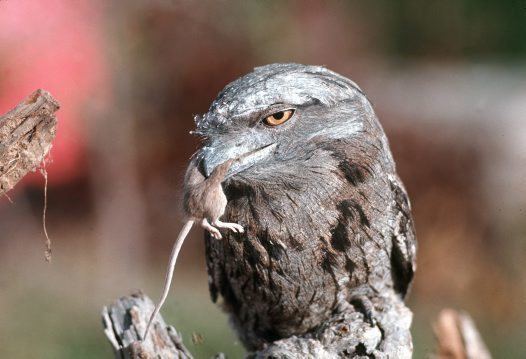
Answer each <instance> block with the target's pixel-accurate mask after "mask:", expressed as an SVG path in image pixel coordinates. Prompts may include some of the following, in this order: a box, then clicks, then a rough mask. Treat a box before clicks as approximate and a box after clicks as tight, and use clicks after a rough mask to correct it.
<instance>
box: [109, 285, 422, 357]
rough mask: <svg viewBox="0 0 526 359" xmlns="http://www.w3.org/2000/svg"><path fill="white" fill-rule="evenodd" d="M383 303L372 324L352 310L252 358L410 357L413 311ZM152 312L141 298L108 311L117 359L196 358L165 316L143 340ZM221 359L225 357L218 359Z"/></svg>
mask: <svg viewBox="0 0 526 359" xmlns="http://www.w3.org/2000/svg"><path fill="white" fill-rule="evenodd" d="M378 301H380V302H378V303H375V305H376V307H377V308H385V310H381V311H377V312H375V313H374V316H373V318H372V322H371V320H369V319H365V318H364V317H363V314H362V313H361V312H358V311H356V310H354V308H353V307H352V306H351V305H349V307H348V308H343V309H341V310H340V314H339V315H337V316H334V317H333V318H332V319H331V320H330V321H329V322H327V323H324V325H322V326H321V327H320V328H318V329H317V330H316V331H314V332H313V333H309V334H307V335H305V336H301V337H299V336H293V337H290V338H286V339H282V340H278V341H275V342H273V343H272V344H270V345H269V346H268V347H267V348H265V349H264V350H262V351H259V352H254V353H249V354H248V355H247V358H258V359H261V358H298V359H303V358H372V357H374V358H409V357H411V353H412V349H413V346H412V341H411V335H410V332H409V327H410V325H411V319H412V313H411V311H410V310H409V309H408V308H407V307H406V306H405V305H404V303H403V301H402V300H401V299H399V297H398V296H397V295H395V294H394V292H393V296H392V297H391V296H389V295H387V296H381V297H379V298H378ZM153 309H154V305H153V303H152V301H151V300H150V299H149V298H148V297H147V296H145V295H144V294H142V293H136V294H132V295H131V296H127V297H122V298H120V299H119V300H117V301H116V302H115V303H114V304H112V305H111V306H110V307H109V308H104V310H103V312H102V317H103V322H104V326H105V333H106V336H107V337H108V340H109V341H110V343H112V346H113V348H114V351H115V355H116V358H126V359H139V358H191V357H192V356H191V354H190V353H189V352H188V350H187V349H186V348H185V347H184V345H183V343H182V339H181V337H180V335H179V334H178V333H177V331H176V330H175V329H174V328H173V327H171V326H167V325H166V324H165V322H164V320H163V319H162V317H161V316H160V315H158V316H157V317H156V319H155V322H154V325H153V326H152V329H153V330H151V331H150V333H149V335H148V338H146V340H145V341H141V340H140V339H141V336H142V335H143V333H144V330H145V329H146V325H147V323H148V319H149V316H150V314H151V313H152V312H153ZM220 357H224V356H223V354H218V355H216V358H220Z"/></svg>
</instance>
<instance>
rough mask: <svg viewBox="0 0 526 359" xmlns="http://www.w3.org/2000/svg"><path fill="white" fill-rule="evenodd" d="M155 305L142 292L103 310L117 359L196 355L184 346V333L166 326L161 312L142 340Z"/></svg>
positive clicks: (105, 324)
mask: <svg viewBox="0 0 526 359" xmlns="http://www.w3.org/2000/svg"><path fill="white" fill-rule="evenodd" d="M154 308H155V305H154V304H153V302H152V301H151V299H150V298H148V297H147V296H145V295H144V294H142V293H140V292H139V293H134V294H132V295H129V296H127V297H122V298H120V299H119V300H117V301H116V302H115V303H113V304H112V305H110V306H109V307H104V308H103V310H102V323H103V325H104V333H105V334H106V337H107V338H108V340H109V341H110V343H111V345H112V347H113V351H114V353H115V358H117V359H146V358H174V359H189V358H192V355H191V354H190V352H189V351H188V350H187V349H186V348H185V346H184V345H183V340H182V338H181V335H180V334H179V333H178V332H177V331H176V330H175V329H174V328H173V327H172V326H169V325H166V323H165V322H164V320H163V318H162V317H161V315H157V317H155V320H154V322H153V324H152V327H151V328H150V332H149V333H148V338H146V340H144V341H143V340H142V336H143V335H144V331H145V330H146V325H147V324H148V319H149V318H150V314H151V313H152V312H153V310H154Z"/></svg>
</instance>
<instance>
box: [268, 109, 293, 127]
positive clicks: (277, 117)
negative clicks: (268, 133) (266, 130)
mask: <svg viewBox="0 0 526 359" xmlns="http://www.w3.org/2000/svg"><path fill="white" fill-rule="evenodd" d="M292 115H294V110H285V111H279V112H276V113H273V114H272V115H270V116H267V117H265V119H264V120H263V122H264V123H265V124H266V125H268V126H278V125H281V124H282V123H285V122H287V121H288V120H290V118H291V117H292Z"/></svg>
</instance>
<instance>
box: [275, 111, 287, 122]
mask: <svg viewBox="0 0 526 359" xmlns="http://www.w3.org/2000/svg"><path fill="white" fill-rule="evenodd" d="M284 115H285V114H284V113H283V111H280V112H277V113H275V114H274V115H273V117H274V118H275V119H276V120H281V119H282V118H283V116H284Z"/></svg>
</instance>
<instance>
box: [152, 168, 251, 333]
mask: <svg viewBox="0 0 526 359" xmlns="http://www.w3.org/2000/svg"><path fill="white" fill-rule="evenodd" d="M237 160H238V159H230V160H227V161H225V162H223V163H222V164H220V165H218V166H217V167H216V168H215V169H214V170H213V171H212V173H211V174H210V176H209V177H208V178H206V177H205V176H204V175H203V174H202V173H201V172H200V171H199V168H198V165H199V163H198V160H197V159H193V160H192V161H191V162H190V165H189V166H188V169H187V170H186V175H185V180H184V211H185V215H186V217H187V221H186V222H185V224H184V226H183V228H182V229H181V232H180V233H179V235H178V236H177V239H176V241H175V243H174V246H173V249H172V253H171V254H170V262H169V264H168V269H167V272H166V277H165V281H164V289H163V293H162V295H161V298H160V299H159V303H158V304H157V305H156V306H155V309H154V311H153V313H152V315H151V316H150V320H149V322H148V326H147V327H146V331H145V332H144V336H143V340H144V339H146V336H147V335H148V331H149V329H150V326H151V324H152V322H153V319H154V318H155V316H156V315H157V313H159V311H160V310H161V307H162V305H163V304H164V301H165V300H166V297H168V292H169V291H170V284H171V282H172V278H173V272H174V269H175V263H176V261H177V256H178V255H179V251H180V250H181V246H182V245H183V242H184V240H185V238H186V236H187V235H188V233H189V232H190V229H191V228H192V226H193V225H194V223H195V222H199V223H200V225H201V226H202V227H203V228H204V229H205V230H207V231H209V232H210V234H211V235H212V237H214V238H216V239H221V238H222V236H221V232H219V229H218V228H226V229H230V230H232V231H234V232H240V233H242V232H243V227H242V226H240V225H239V224H237V223H225V222H221V220H220V218H221V216H222V215H223V214H224V212H225V208H226V205H227V199H226V196H225V193H224V192H223V188H222V187H221V182H223V180H224V179H225V175H226V173H227V172H228V169H229V168H230V166H231V165H232V164H233V163H234V162H235V161H237Z"/></svg>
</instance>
